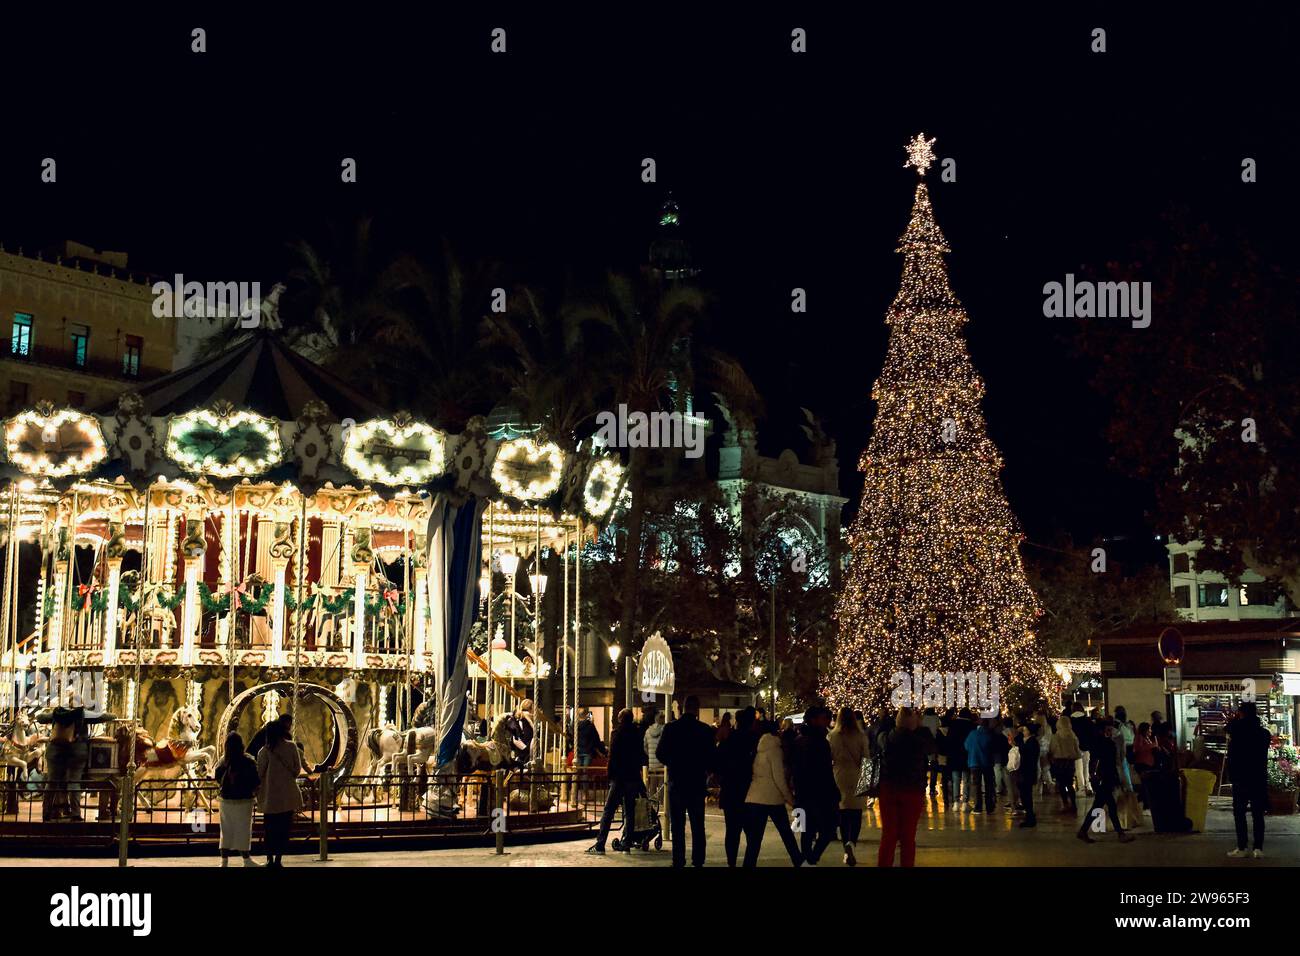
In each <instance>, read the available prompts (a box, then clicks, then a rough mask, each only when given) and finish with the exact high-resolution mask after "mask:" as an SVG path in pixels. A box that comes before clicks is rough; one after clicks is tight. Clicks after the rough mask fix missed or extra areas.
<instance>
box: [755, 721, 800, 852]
mask: <svg viewBox="0 0 1300 956" xmlns="http://www.w3.org/2000/svg"><path fill="white" fill-rule="evenodd" d="M781 749H782V748H781V738H780V736H779V735H778V731H777V727H776V724H774V723H772V722H771V721H768V722H766V723H764V724H763V725H762V726H761V728H760V729H759V738H758V747H757V752H756V753H755V755H754V772H753V777H752V778H751V782H750V784H749V791H748V792H747V793H746V794H745V866H747V867H748V866H757V865H758V851H759V850H760V849H762V846H763V831H764V830H766V829H767V821H768V820H771V821H772V823H773V824H774V825H775V826H776V832H777V833H778V834H780V836H781V842H782V843H784V844H785V851H786V853H788V854H790V862H791V863H792V864H794V865H795V866H802V865H803V853H801V852H800V850H799V841H798V840H796V839H795V838H794V831H793V830H791V829H790V818H789V817H788V816H787V815H786V813H787V808H788V807H793V806H794V794H793V793H791V792H790V785H789V784H788V783H787V782H786V777H785V759H784V758H783V757H782V754H781Z"/></svg>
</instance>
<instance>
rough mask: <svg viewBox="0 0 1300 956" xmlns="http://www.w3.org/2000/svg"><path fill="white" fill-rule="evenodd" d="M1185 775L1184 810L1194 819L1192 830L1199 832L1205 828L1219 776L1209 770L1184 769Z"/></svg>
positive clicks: (1189, 817)
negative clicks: (1211, 797)
mask: <svg viewBox="0 0 1300 956" xmlns="http://www.w3.org/2000/svg"><path fill="white" fill-rule="evenodd" d="M1183 777H1184V778H1185V779H1186V780H1187V802H1186V803H1185V804H1184V806H1183V812H1184V813H1185V814H1186V815H1187V817H1188V819H1190V820H1191V821H1192V830H1193V831H1194V832H1197V833H1199V832H1201V831H1202V830H1204V829H1205V814H1206V812H1207V811H1208V810H1209V809H1210V794H1211V793H1212V792H1213V791H1214V782H1215V780H1216V779H1217V778H1216V777H1215V775H1214V774H1213V773H1212V772H1210V771H1209V770H1184V771H1183Z"/></svg>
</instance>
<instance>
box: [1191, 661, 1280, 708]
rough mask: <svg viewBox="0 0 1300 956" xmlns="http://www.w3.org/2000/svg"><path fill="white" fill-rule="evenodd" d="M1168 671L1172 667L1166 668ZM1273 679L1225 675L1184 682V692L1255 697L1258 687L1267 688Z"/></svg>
mask: <svg viewBox="0 0 1300 956" xmlns="http://www.w3.org/2000/svg"><path fill="white" fill-rule="evenodd" d="M1165 670H1166V672H1168V671H1169V670H1171V668H1165ZM1271 683H1272V681H1271V680H1270V679H1269V678H1267V677H1223V678H1214V679H1212V680H1204V679H1202V680H1188V681H1183V682H1182V690H1181V691H1180V693H1183V694H1202V695H1204V696H1207V697H1240V698H1242V699H1243V700H1250V699H1253V695H1254V693H1255V690H1256V688H1262V689H1264V690H1267V689H1268V687H1269V685H1270V684H1271Z"/></svg>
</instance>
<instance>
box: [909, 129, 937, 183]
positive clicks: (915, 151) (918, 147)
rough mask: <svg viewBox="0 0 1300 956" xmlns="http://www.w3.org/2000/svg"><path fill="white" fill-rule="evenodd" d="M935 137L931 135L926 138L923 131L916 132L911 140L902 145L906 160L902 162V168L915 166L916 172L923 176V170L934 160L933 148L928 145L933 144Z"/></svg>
mask: <svg viewBox="0 0 1300 956" xmlns="http://www.w3.org/2000/svg"><path fill="white" fill-rule="evenodd" d="M935 138H936V137H931V138H930V139H928V140H927V139H926V138H925V134H924V133H917V134H916V135H915V136H914V137H912V141H911V142H910V143H908V144H907V146H905V147H904V148H905V149H906V150H907V162H905V163H904V164H903V168H904V169H906V168H907V167H908V166H915V167H916V174H917V175H918V176H924V175H925V171H926V170H927V169H929V168H930V164H931V163H933V162H934V150H933V149H931V148H930V147H931V146H933V145H934V140H935Z"/></svg>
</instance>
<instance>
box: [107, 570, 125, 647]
mask: <svg viewBox="0 0 1300 956" xmlns="http://www.w3.org/2000/svg"><path fill="white" fill-rule="evenodd" d="M121 580H122V559H121V558H109V559H108V607H107V609H106V612H105V614H104V664H105V666H110V665H111V664H112V663H113V655H114V653H115V652H116V651H117V589H118V586H119V584H120V583H121Z"/></svg>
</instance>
